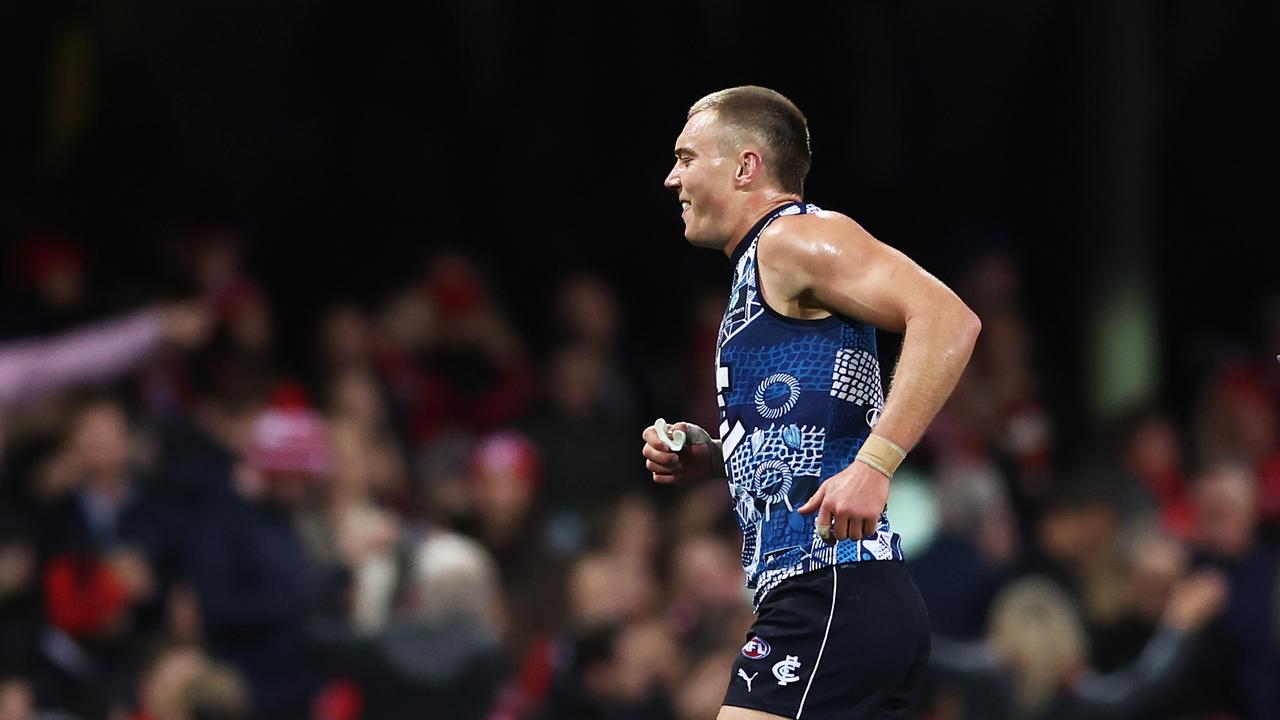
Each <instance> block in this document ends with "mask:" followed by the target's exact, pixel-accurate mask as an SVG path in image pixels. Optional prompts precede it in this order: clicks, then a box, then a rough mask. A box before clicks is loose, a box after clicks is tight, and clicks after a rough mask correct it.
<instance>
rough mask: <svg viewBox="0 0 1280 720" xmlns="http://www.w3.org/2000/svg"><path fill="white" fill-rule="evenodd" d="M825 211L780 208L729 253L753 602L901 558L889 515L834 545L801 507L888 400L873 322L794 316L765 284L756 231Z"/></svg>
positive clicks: (728, 350) (721, 363)
mask: <svg viewBox="0 0 1280 720" xmlns="http://www.w3.org/2000/svg"><path fill="white" fill-rule="evenodd" d="M818 211H819V209H818V208H817V207H816V206H814V205H807V204H804V203H792V204H789V205H786V206H784V207H782V208H779V209H778V210H777V211H775V212H773V213H772V214H770V215H769V216H767V217H765V218H764V219H763V220H761V221H760V222H759V223H757V224H756V226H755V227H754V228H752V229H751V231H750V232H748V233H747V235H746V237H744V238H743V239H742V241H741V242H740V243H739V244H738V247H737V248H735V249H734V252H733V256H732V262H733V291H732V292H731V294H730V295H729V306H728V308H727V309H726V310H725V313H724V320H723V321H722V322H721V324H720V334H719V337H718V339H717V341H716V388H717V390H718V393H717V399H718V401H719V404H720V439H721V441H722V442H723V447H724V458H725V469H726V470H727V472H728V476H729V492H730V495H731V496H732V497H733V500H734V504H735V512H736V514H737V517H738V524H739V526H741V528H742V568H743V570H744V571H746V574H747V586H748V587H753V588H755V589H756V594H755V604H756V606H757V607H759V605H760V602H761V601H762V600H763V599H764V597H765V595H766V594H767V593H768V592H769V590H771V589H772V588H774V587H776V586H777V584H778V583H779V582H781V581H782V580H783V579H785V578H788V577H791V576H794V575H799V574H801V573H806V572H810V571H813V570H818V569H820V568H824V567H828V566H831V565H837V564H840V563H847V562H856V561H863V560H899V561H900V560H902V549H901V540H900V538H899V537H898V535H897V534H896V533H894V532H893V530H892V528H890V526H889V517H888V514H887V512H886V513H882V514H881V516H880V523H879V526H878V527H877V529H876V533H875V535H871V536H868V537H866V538H863V539H860V540H852V539H850V540H841V541H839V542H837V543H835V544H828V543H827V542H826V541H824V540H823V539H822V538H820V537H818V535H817V533H816V532H815V531H814V520H815V518H817V513H816V512H815V513H812V514H810V515H808V516H805V515H801V514H800V513H799V512H797V511H796V508H799V507H800V506H801V505H803V504H804V503H805V501H807V500H808V499H809V497H810V496H812V495H813V493H814V492H815V491H817V489H818V486H819V485H821V484H822V483H823V482H824V481H825V480H826V479H827V478H829V477H831V476H832V475H835V474H836V473H838V472H840V471H841V470H843V469H845V468H846V467H848V466H849V463H851V462H853V459H854V456H855V455H857V453H858V450H859V448H861V447H862V443H863V441H865V440H866V437H867V435H868V433H870V432H871V428H872V427H873V426H874V425H875V423H876V420H877V419H878V418H879V415H880V409H881V408H882V407H883V406H884V392H883V390H882V388H881V385H880V361H879V360H878V357H877V354H876V334H875V328H873V327H871V326H870V325H867V324H865V323H861V322H857V321H854V320H851V319H849V318H845V317H840V316H838V315H831V316H829V317H826V318H822V319H817V320H799V319H795V318H789V317H786V316H784V315H781V314H779V313H778V312H776V311H775V310H773V309H772V308H770V307H769V306H768V305H767V304H766V303H765V300H764V298H763V297H762V296H761V294H760V292H759V291H758V288H759V285H760V276H759V272H758V270H757V266H756V245H757V244H758V242H759V239H760V234H761V233H762V232H763V231H764V229H765V228H766V227H768V225H769V224H770V223H772V222H773V221H774V220H776V219H778V218H779V217H785V216H787V215H798V214H804V213H813V212H818Z"/></svg>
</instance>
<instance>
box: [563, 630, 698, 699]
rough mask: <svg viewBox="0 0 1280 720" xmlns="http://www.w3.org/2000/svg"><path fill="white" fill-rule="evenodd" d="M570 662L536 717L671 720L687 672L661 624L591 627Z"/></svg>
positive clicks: (579, 637) (575, 646) (577, 642)
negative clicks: (675, 696) (675, 694)
mask: <svg viewBox="0 0 1280 720" xmlns="http://www.w3.org/2000/svg"><path fill="white" fill-rule="evenodd" d="M570 657H571V658H572V659H571V661H570V663H569V664H568V665H566V666H565V667H563V668H561V670H560V673H559V674H558V676H557V678H556V684H555V686H554V687H553V688H552V691H551V696H550V697H549V698H548V699H547V704H546V705H545V706H544V708H543V711H542V714H541V715H540V716H539V717H540V718H542V719H543V720H556V719H558V718H575V719H576V720H633V719H634V720H641V719H642V718H643V720H668V719H674V718H675V710H674V708H673V706H672V699H671V698H672V693H673V692H674V690H675V688H676V682H677V681H678V680H680V679H681V678H682V677H683V675H684V672H685V668H684V667H683V663H682V662H681V661H680V658H681V655H680V652H679V649H678V647H677V646H676V644H675V642H674V640H673V638H672V637H671V636H670V634H669V633H668V631H667V630H666V629H665V626H664V625H663V624H661V623H659V622H654V621H647V622H634V623H630V624H627V625H621V626H619V625H611V624H606V625H600V626H592V627H590V629H585V630H583V631H581V632H580V633H579V634H578V635H577V636H576V637H575V639H574V643H573V651H572V653H571V655H570ZM722 690H723V688H722ZM721 699H722V700H723V694H722V695H721Z"/></svg>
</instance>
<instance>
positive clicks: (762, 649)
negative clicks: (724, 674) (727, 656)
mask: <svg viewBox="0 0 1280 720" xmlns="http://www.w3.org/2000/svg"><path fill="white" fill-rule="evenodd" d="M771 649H772V648H770V647H769V643H767V642H765V641H764V638H762V637H760V636H758V635H757V636H756V637H753V638H751V639H750V640H748V641H747V644H746V645H743V646H742V656H743V657H745V658H750V659H751V660H762V659H764V658H765V657H768V655H769V650H771Z"/></svg>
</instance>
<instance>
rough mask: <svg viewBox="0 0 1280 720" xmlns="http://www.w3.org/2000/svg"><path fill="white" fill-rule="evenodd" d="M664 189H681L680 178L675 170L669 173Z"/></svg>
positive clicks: (663, 182) (672, 169) (664, 181)
mask: <svg viewBox="0 0 1280 720" xmlns="http://www.w3.org/2000/svg"><path fill="white" fill-rule="evenodd" d="M662 184H663V186H664V187H669V188H671V189H673V190H674V189H676V188H678V187H680V176H679V175H678V174H677V173H676V169H675V168H671V172H669V173H667V179H666V180H663V181H662Z"/></svg>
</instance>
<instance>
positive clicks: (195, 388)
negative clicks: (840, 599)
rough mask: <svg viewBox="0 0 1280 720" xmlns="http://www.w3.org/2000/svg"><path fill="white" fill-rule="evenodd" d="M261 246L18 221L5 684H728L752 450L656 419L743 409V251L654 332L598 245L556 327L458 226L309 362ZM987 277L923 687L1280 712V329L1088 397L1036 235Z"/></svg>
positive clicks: (420, 692)
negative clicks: (597, 268)
mask: <svg viewBox="0 0 1280 720" xmlns="http://www.w3.org/2000/svg"><path fill="white" fill-rule="evenodd" d="M248 245H249V241H248V240H246V239H245V238H243V237H241V236H239V235H237V234H236V233H233V232H230V231H211V232H203V233H199V234H196V235H193V236H192V237H188V238H184V240H183V241H182V243H181V247H180V248H179V251H178V252H177V256H178V257H180V258H181V260H182V261H181V263H179V267H180V268H181V275H182V277H181V282H179V283H177V287H180V288H181V290H182V292H180V293H176V294H175V293H165V294H164V296H163V297H162V296H160V295H159V294H152V296H150V297H141V298H139V300H140V302H138V303H136V304H135V305H136V306H135V307H133V308H130V309H124V308H114V307H108V306H107V305H109V303H106V304H104V303H103V302H101V298H102V297H103V292H102V290H103V288H102V287H101V286H99V285H95V283H96V282H100V279H99V276H98V275H95V273H94V268H93V267H92V260H91V258H90V257H89V255H88V254H87V253H86V252H85V249H84V246H83V244H78V243H77V242H75V241H74V240H73V239H70V238H68V237H66V236H64V235H60V234H56V233H47V234H40V235H32V236H30V237H28V238H25V239H24V241H23V242H21V243H18V244H17V245H16V249H15V251H14V253H13V254H12V257H9V258H6V263H7V264H9V266H10V267H11V268H14V269H16V270H17V271H16V272H12V273H10V277H8V278H7V279H6V281H5V282H6V285H5V286H4V288H3V297H4V313H3V315H4V318H3V319H2V320H0V332H2V333H3V334H2V335H0V492H3V502H2V503H0V637H2V638H3V640H2V642H0V720H35V719H37V718H39V719H45V720H48V719H52V718H78V719H80V720H94V719H98V718H109V719H110V720H213V719H218V720H233V719H250V718H252V719H255V720H256V719H258V718H263V719H266V718H270V719H272V720H291V719H295V718H296V719H302V718H314V719H315V720H356V719H357V718H366V719H368V720H380V719H383V718H387V719H396V718H424V717H430V718H447V719H449V720H455V719H456V720H470V719H472V718H475V719H483V720H539V719H542V718H546V719H549V720H554V719H560V718H564V719H570V720H579V719H580V720H594V719H596V718H599V719H601V720H606V719H608V720H614V719H625V718H646V719H658V720H661V719H670V720H701V719H709V718H712V717H714V716H715V714H716V711H717V709H718V707H719V705H720V702H721V700H722V699H723V695H724V690H725V688H726V685H727V683H728V682H729V680H730V675H729V668H730V666H731V663H732V661H733V658H734V656H735V654H736V653H738V652H739V651H740V649H741V647H742V645H743V642H744V641H745V639H746V638H745V636H744V632H745V630H746V628H747V627H748V626H749V625H750V623H751V610H750V596H751V592H750V591H749V590H747V589H746V588H744V587H743V575H742V570H741V568H740V566H739V564H738V557H739V548H740V542H741V538H740V535H739V532H738V529H737V525H736V523H735V522H734V521H733V519H732V516H731V513H730V512H729V499H728V492H727V489H726V487H725V486H724V484H723V483H710V484H708V485H706V486H703V487H691V488H680V489H672V488H659V487H655V486H653V484H652V483H651V482H649V477H648V474H647V473H646V472H645V470H644V465H643V461H642V458H641V456H640V452H639V451H640V447H641V444H642V442H641V440H640V433H641V431H642V430H643V428H644V427H645V426H647V425H648V424H650V423H651V422H652V421H653V419H654V418H655V417H658V416H660V415H661V416H663V417H666V418H667V419H669V420H677V419H683V420H690V421H693V422H698V423H699V424H702V425H704V426H706V427H714V426H716V425H717V419H716V414H717V408H716V405H715V399H714V398H715V392H714V387H713V385H712V382H713V377H712V372H711V366H712V359H713V350H714V343H715V335H716V330H717V328H718V325H719V321H720V314H721V312H722V310H723V306H724V305H723V303H724V297H725V292H726V288H722V287H711V288H707V292H706V295H705V297H704V298H702V299H699V300H697V301H696V302H695V303H694V304H693V307H692V312H691V313H690V314H689V320H688V322H687V323H686V324H684V325H682V326H679V327H676V328H673V330H672V332H671V333H670V334H669V335H668V336H666V337H663V338H661V339H660V340H658V341H655V340H653V339H651V338H641V337H637V336H636V334H635V333H633V332H629V331H628V322H627V314H628V308H627V307H625V306H624V305H623V304H622V303H621V302H620V301H619V299H618V296H617V294H616V292H615V289H614V288H613V287H612V286H611V284H610V282H609V280H608V279H607V277H606V276H605V275H604V274H600V273H594V272H586V271H584V272H579V273H572V274H568V275H566V276H564V277H561V278H555V279H553V280H551V281H554V282H555V283H556V285H555V290H554V293H553V296H554V301H553V302H551V303H549V305H548V307H547V308H545V310H542V311H540V312H544V313H545V327H546V328H547V332H544V333H541V336H539V337H531V336H530V334H529V333H526V332H523V331H522V329H521V328H519V327H515V326H514V325H513V323H512V321H511V320H510V314H509V313H508V310H509V309H510V308H508V307H505V306H504V301H503V298H502V295H501V293H500V291H499V289H498V288H496V287H495V286H494V280H493V275H492V271H493V266H492V265H490V264H487V263H491V262H492V261H491V260H488V261H486V260H485V259H483V258H479V257H474V256H469V255H467V254H465V253H460V252H455V251H444V250H441V251H435V252H432V253H430V254H429V256H428V257H427V258H426V260H425V263H424V266H423V268H422V271H421V273H420V274H419V275H418V276H417V277H416V278H415V279H414V280H413V281H412V282H411V283H409V284H407V285H405V286H403V287H399V288H393V289H391V290H389V291H388V292H386V293H385V294H383V295H381V296H380V297H376V298H352V299H351V300H349V301H344V302H337V303H334V304H330V305H326V306H323V307H316V308H315V309H314V315H313V317H311V318H309V320H310V321H311V322H312V323H313V324H312V325H309V326H308V327H306V328H303V329H302V330H301V332H298V331H296V329H295V331H294V332H292V333H291V335H292V336H294V337H297V336H301V337H306V338H308V342H309V343H310V345H309V346H308V347H307V348H306V352H304V353H302V354H301V355H302V357H305V358H306V362H304V363H301V364H300V363H297V362H289V361H287V360H286V356H287V354H286V353H284V352H283V351H282V348H281V344H282V341H281V338H282V332H281V320H280V318H279V317H278V315H277V313H276V310H275V305H274V304H273V300H277V301H278V298H273V291H272V288H271V287H268V286H265V285H264V284H263V283H262V282H260V281H259V280H258V279H257V276H256V275H255V272H254V268H253V267H252V266H251V265H252V263H251V262H250V261H249V260H248V257H249V256H248V255H247V254H246V247H247V246H248ZM956 280H957V282H956V287H957V289H958V291H959V292H960V293H961V295H962V296H963V297H964V299H965V300H966V301H967V302H968V303H969V304H970V305H971V306H972V307H973V308H974V310H975V311H977V312H978V314H979V315H980V317H981V318H982V319H983V323H984V332H983V334H982V337H981V338H980V340H979V344H978V347H977V349H976V351H975V356H974V358H973V361H972V363H971V365H970V367H969V369H968V370H967V371H966V373H965V375H964V377H963V379H962V380H961V383H960V386H959V387H958V388H957V391H956V393H955V395H954V396H953V398H952V400H951V401H950V402H949V403H948V404H947V406H946V407H945V408H944V410H943V412H942V413H941V415H940V416H939V417H938V419H937V421H936V422H935V424H934V426H933V428H932V429H931V431H930V432H929V434H928V436H927V438H926V440H925V441H924V442H923V443H922V445H921V446H920V447H919V448H918V449H917V450H916V451H915V452H914V453H913V454H912V455H911V457H910V458H909V459H908V461H907V465H906V466H905V469H904V471H903V472H902V473H901V474H900V476H899V478H897V479H895V483H894V488H893V490H892V496H891V499H890V516H891V518H892V519H893V520H894V522H895V524H896V525H897V529H898V530H899V532H901V533H902V534H903V536H904V544H905V549H906V553H907V556H908V564H909V567H910V568H911V570H912V573H913V576H914V577H915V579H916V582H917V584H918V585H919V586H920V589H921V591H922V593H923V594H924V596H925V599H926V602H927V604H928V608H929V612H930V616H931V619H932V623H933V629H934V633H935V638H934V643H933V657H934V662H933V671H932V673H931V679H930V683H929V690H928V693H927V694H926V695H925V696H924V697H922V698H921V700H920V706H919V707H918V708H917V709H916V715H917V716H918V717H920V718H930V719H932V720H952V719H960V718H965V719H969V718H1084V717H1090V718H1092V717H1117V718H1119V717H1159V718H1215V719H1224V720H1225V719H1228V718H1239V719H1245V718H1275V717H1280V654H1278V652H1280V650H1278V648H1280V642H1278V635H1280V622H1277V620H1278V619H1280V618H1278V615H1280V595H1278V594H1277V570H1278V569H1280V564H1278V560H1277V554H1276V553H1277V548H1278V546H1277V542H1278V540H1280V533H1278V532H1277V530H1278V529H1280V367H1277V364H1276V362H1275V360H1274V359H1273V358H1272V357H1270V356H1269V355H1267V354H1263V353H1261V352H1250V351H1248V350H1247V349H1240V348H1247V347H1250V345H1249V344H1248V343H1246V342H1243V341H1242V342H1241V343H1240V344H1239V348H1237V347H1233V346H1227V345H1224V346H1223V347H1222V348H1221V352H1219V353H1218V354H1217V355H1216V356H1215V361H1214V363H1213V364H1212V367H1211V368H1209V369H1208V370H1207V371H1206V372H1205V373H1203V376H1202V377H1201V378H1199V385H1198V386H1197V388H1196V389H1195V398H1196V400H1195V402H1194V406H1193V407H1192V408H1191V411H1190V412H1180V411H1178V410H1177V409H1175V408H1173V407H1170V406H1169V405H1167V404H1162V402H1161V401H1162V400H1163V398H1151V399H1150V400H1151V401H1150V402H1149V403H1145V404H1144V405H1143V406H1141V407H1135V408H1132V410H1131V411H1130V412H1128V413H1126V414H1125V415H1124V416H1123V417H1120V418H1115V419H1109V420H1108V421H1107V422H1105V423H1089V425H1090V427H1089V428H1088V429H1087V430H1085V429H1082V428H1081V427H1078V425H1079V424H1080V423H1079V421H1078V420H1071V419H1069V418H1070V417H1071V416H1069V415H1067V414H1064V413H1060V412H1058V410H1057V409H1056V408H1055V407H1054V406H1053V403H1052V402H1051V393H1052V390H1053V385H1054V383H1055V378H1053V377H1051V376H1047V375H1046V374H1045V372H1044V371H1043V370H1042V369H1041V367H1042V365H1041V363H1040V362H1039V358H1038V356H1037V333H1040V332H1042V330H1041V328H1040V326H1038V325H1037V324H1035V323H1034V322H1033V321H1032V320H1031V318H1029V317H1028V313H1027V309H1026V303H1025V301H1024V299H1023V297H1022V294H1021V289H1020V283H1021V276H1020V273H1019V270H1018V265H1017V258H1016V257H1013V256H1011V255H1009V254H1004V253H991V254H990V255H988V256H985V257H983V258H982V259H981V260H979V261H976V262H974V263H973V264H972V265H971V266H970V267H969V268H967V270H966V272H965V275H964V276H963V277H960V278H957V279H956ZM141 294H142V295H144V296H146V295H148V293H146V292H143V293H141ZM1261 309H1262V310H1264V311H1265V308H1261ZM1274 310H1275V308H1273V311H1274ZM1263 327H1264V332H1266V331H1267V328H1269V332H1271V333H1273V335H1272V336H1268V337H1265V338H1260V339H1256V340H1257V342H1258V343H1259V344H1260V345H1262V346H1266V347H1277V346H1280V311H1274V312H1273V313H1272V316H1271V322H1270V324H1269V325H1268V324H1266V323H1264V324H1263ZM1268 343H1270V345H1268ZM884 364H885V365H886V366H890V365H891V363H890V362H888V361H887V360H886V361H885V363H884ZM1068 438H1070V441H1069V442H1068ZM1082 438H1083V439H1084V441H1082ZM848 651H857V652H874V648H850V649H848Z"/></svg>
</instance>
